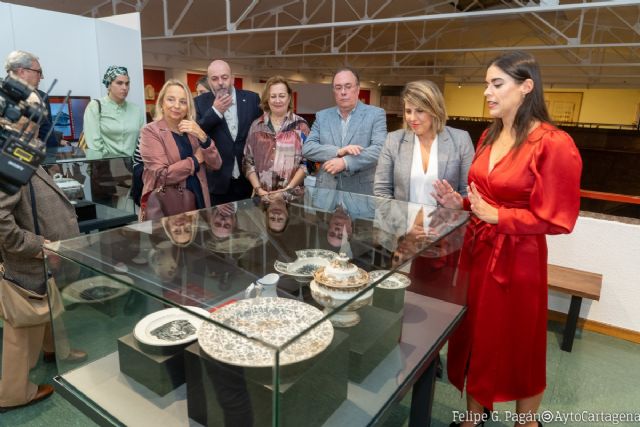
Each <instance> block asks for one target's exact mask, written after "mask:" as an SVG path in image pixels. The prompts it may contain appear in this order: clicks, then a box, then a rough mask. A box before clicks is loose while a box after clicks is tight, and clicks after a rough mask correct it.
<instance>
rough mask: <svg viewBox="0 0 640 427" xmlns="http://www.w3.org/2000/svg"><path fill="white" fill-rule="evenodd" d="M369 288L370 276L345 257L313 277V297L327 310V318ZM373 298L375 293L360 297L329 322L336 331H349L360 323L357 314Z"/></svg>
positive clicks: (338, 258)
mask: <svg viewBox="0 0 640 427" xmlns="http://www.w3.org/2000/svg"><path fill="white" fill-rule="evenodd" d="M368 285H369V273H367V272H366V271H364V270H363V269H361V268H358V267H357V266H355V265H354V264H352V263H350V262H349V258H348V257H347V255H346V254H344V253H340V254H339V255H337V256H336V257H335V258H334V259H333V260H332V261H331V262H330V263H329V265H328V266H326V267H320V268H318V269H317V270H316V271H315V272H314V273H313V280H312V281H311V286H310V287H311V296H312V297H313V299H315V300H316V301H317V302H318V303H319V304H321V305H323V306H324V307H325V309H324V313H325V315H327V314H329V313H331V311H332V310H333V309H334V308H335V307H338V306H339V305H342V304H343V303H344V302H346V301H347V300H349V299H351V298H353V297H354V296H355V295H356V294H357V293H359V292H361V291H362V290H363V289H364V288H366V287H367V286H368ZM372 298H373V289H370V290H369V291H367V292H365V293H364V294H362V295H360V296H359V297H358V298H357V299H356V300H355V301H352V302H351V303H350V304H349V305H347V306H346V307H344V308H342V309H341V310H340V311H339V312H337V313H335V314H334V315H332V316H331V317H330V318H329V320H331V323H332V324H333V325H334V326H336V327H341V328H348V327H350V326H355V325H357V324H358V322H360V316H359V315H358V313H356V310H357V309H359V308H361V307H364V306H365V305H368V304H369V303H370V302H371V299H372Z"/></svg>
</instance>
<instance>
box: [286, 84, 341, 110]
mask: <svg viewBox="0 0 640 427" xmlns="http://www.w3.org/2000/svg"><path fill="white" fill-rule="evenodd" d="M292 89H293V90H294V91H296V92H298V108H297V110H298V113H301V114H315V113H317V112H318V111H320V110H323V109H325V108H329V107H334V106H335V105H336V101H335V99H334V98H333V92H332V91H331V84H324V83H302V84H294V85H292Z"/></svg>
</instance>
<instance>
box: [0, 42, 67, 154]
mask: <svg viewBox="0 0 640 427" xmlns="http://www.w3.org/2000/svg"><path fill="white" fill-rule="evenodd" d="M5 69H6V71H7V75H9V76H11V77H17V78H19V79H21V80H23V81H25V82H26V83H27V84H29V85H31V86H32V87H33V88H34V89H36V91H37V92H38V95H40V98H41V99H43V100H44V102H45V105H46V107H47V112H48V113H49V116H48V117H45V118H43V119H42V122H41V123H40V129H39V130H38V138H39V139H40V140H42V141H43V142H46V144H47V147H57V146H58V140H57V139H56V136H55V133H54V132H51V133H50V132H49V131H50V130H51V127H52V126H53V124H52V122H51V119H52V118H51V106H50V105H49V100H48V99H46V94H45V93H44V92H42V91H41V90H38V86H39V85H40V80H42V79H43V74H42V67H41V66H40V62H39V61H38V57H37V56H35V55H34V54H32V53H29V52H25V51H23V50H16V51H13V52H11V53H10V54H9V56H7V60H6V62H5ZM47 135H48V138H47V140H46V141H45V138H46V137H47Z"/></svg>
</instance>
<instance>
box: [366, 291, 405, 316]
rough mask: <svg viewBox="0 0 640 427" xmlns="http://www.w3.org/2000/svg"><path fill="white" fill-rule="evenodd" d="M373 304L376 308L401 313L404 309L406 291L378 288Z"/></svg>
mask: <svg viewBox="0 0 640 427" xmlns="http://www.w3.org/2000/svg"><path fill="white" fill-rule="evenodd" d="M372 304H373V306H374V307H379V308H383V309H385V310H388V311H393V312H394V313H401V312H402V309H403V308H404V289H383V288H376V290H375V291H374V293H373V303H372Z"/></svg>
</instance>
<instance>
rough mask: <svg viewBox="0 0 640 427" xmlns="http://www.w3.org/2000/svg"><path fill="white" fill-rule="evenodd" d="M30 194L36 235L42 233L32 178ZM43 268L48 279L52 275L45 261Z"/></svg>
mask: <svg viewBox="0 0 640 427" xmlns="http://www.w3.org/2000/svg"><path fill="white" fill-rule="evenodd" d="M29 194H30V195H31V211H32V212H33V229H34V231H35V233H36V235H38V236H40V235H41V234H40V226H39V225H38V211H37V209H36V193H35V191H33V184H32V183H31V180H29ZM42 268H43V270H44V277H45V280H47V278H48V277H49V276H50V273H49V271H47V266H46V264H45V263H44V262H43V263H42Z"/></svg>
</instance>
